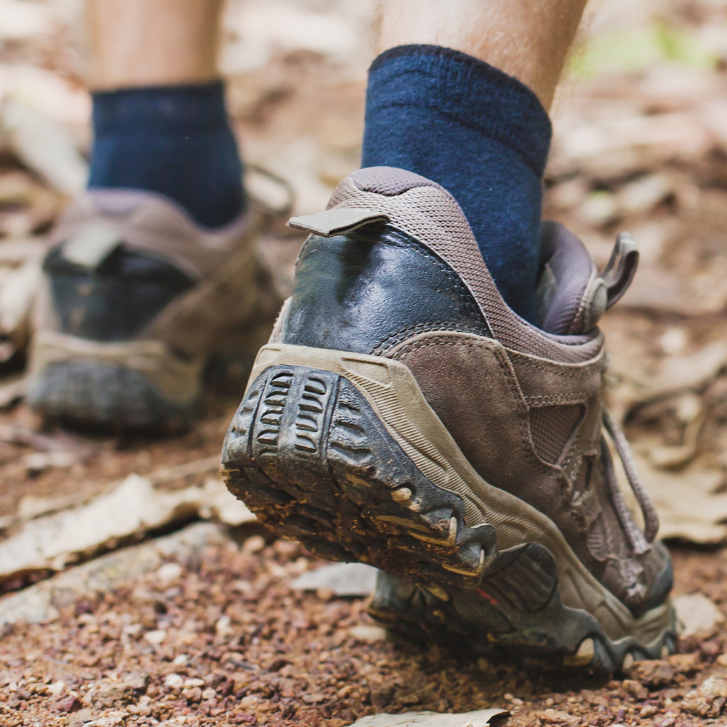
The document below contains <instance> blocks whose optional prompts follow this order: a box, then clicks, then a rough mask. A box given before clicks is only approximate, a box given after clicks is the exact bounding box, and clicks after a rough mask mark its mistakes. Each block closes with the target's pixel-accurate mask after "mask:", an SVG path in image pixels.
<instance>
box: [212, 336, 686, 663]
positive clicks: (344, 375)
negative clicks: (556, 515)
mask: <svg viewBox="0 0 727 727" xmlns="http://www.w3.org/2000/svg"><path fill="white" fill-rule="evenodd" d="M250 380H251V382H252V383H251V384H250V386H249V387H248V390H247V392H246V394H245V397H244V398H243V401H242V404H241V405H240V407H239V409H238V412H237V414H236V415H235V417H234V419H233V422H232V424H231V426H230V429H229V431H228V434H227V438H226V440H225V444H224V447H223V453H222V467H221V471H222V473H223V475H224V477H225V480H226V482H227V485H228V487H229V489H230V490H231V492H232V493H233V494H235V495H236V496H237V497H239V498H240V499H242V500H243V501H244V502H245V503H246V504H247V505H248V507H250V509H251V510H252V511H253V512H255V513H256V514H257V515H258V517H259V518H260V519H261V520H262V521H263V522H264V523H266V524H267V525H269V526H271V527H272V528H273V529H274V530H275V531H276V532H278V533H280V534H282V535H283V536H284V537H288V538H292V539H296V540H300V541H301V542H303V543H304V545H306V547H307V548H309V549H310V550H311V551H312V552H313V553H315V554H317V555H320V556H321V557H324V558H327V559H330V560H343V561H361V562H365V563H369V564H371V565H374V566H376V567H378V568H381V569H382V570H385V571H387V572H389V573H392V574H396V575H397V576H401V577H403V578H405V579H408V580H410V581H413V582H415V583H416V584H417V585H418V586H424V587H426V588H429V589H430V592H431V593H439V595H440V596H441V595H442V594H443V593H444V594H446V592H447V591H450V590H452V589H455V590H457V589H458V590H459V591H462V592H463V593H464V592H467V591H470V592H473V593H476V589H481V588H482V584H484V583H487V582H488V578H490V576H492V577H495V573H496V572H500V571H502V573H505V572H509V573H511V574H512V573H516V574H517V568H518V567H522V566H524V565H525V564H526V561H523V560H522V559H515V560H514V561H513V563H509V561H507V559H508V558H510V557H511V552H512V549H514V548H522V546H528V547H529V548H530V550H531V552H532V547H533V546H534V545H536V546H537V547H538V549H539V550H538V551H537V552H538V553H540V554H541V555H542V557H543V558H545V560H543V562H542V563H540V564H539V565H538V562H537V559H536V560H535V561H533V562H532V563H530V564H529V565H527V567H526V568H525V570H526V571H527V570H528V569H529V570H531V571H533V573H534V574H535V580H533V581H532V583H531V585H532V587H533V588H535V591H537V590H538V588H540V590H541V591H542V592H540V594H539V595H538V597H537V598H536V599H535V600H536V601H537V602H538V603H540V602H541V601H542V604H541V605H542V608H540V610H538V609H536V612H535V613H534V615H532V616H531V617H529V618H530V620H529V621H528V622H527V624H526V623H525V622H522V623H516V624H513V630H514V632H516V633H517V634H518V638H519V639H520V641H521V642H522V643H526V644H527V645H528V646H530V647H533V648H542V649H543V650H544V651H551V652H558V653H561V654H569V655H571V656H573V657H574V658H575V656H576V655H577V654H578V653H579V651H578V650H579V649H580V648H581V641H585V640H587V638H588V634H589V633H590V632H593V631H597V630H600V631H601V632H602V633H603V634H604V638H605V639H608V640H609V641H610V642H611V643H616V642H618V641H620V640H623V639H633V641H634V643H635V644H638V645H639V646H640V648H642V647H643V648H642V651H643V652H644V653H649V654H650V653H651V651H649V649H651V648H652V646H653V645H654V644H657V643H659V648H661V645H662V642H664V639H665V638H666V635H667V634H669V633H671V632H672V631H673V621H674V619H673V611H672V609H671V606H670V605H669V604H665V605H663V606H660V607H659V608H657V609H653V610H652V611H650V612H649V613H647V614H645V615H644V616H642V617H641V618H640V619H635V618H634V617H633V616H632V615H631V613H630V612H629V611H628V609H627V608H626V606H624V605H623V604H622V603H620V601H618V599H616V597H615V596H613V594H611V593H610V592H609V591H607V589H605V587H603V586H602V585H601V584H600V583H599V582H598V581H597V580H596V579H595V578H594V576H593V575H592V574H591V573H590V572H588V571H587V569H586V568H585V566H583V564H582V563H581V562H580V561H579V560H578V559H577V557H576V556H575V554H574V553H573V551H572V550H571V549H570V547H569V546H568V545H567V543H566V542H565V540H564V538H563V536H562V534H561V533H560V531H559V530H558V529H557V528H556V526H555V525H554V524H553V523H552V521H550V520H549V519H548V518H547V517H545V516H544V515H542V513H539V512H538V511H536V510H535V509H534V508H532V507H530V506H529V505H527V503H524V502H523V501H521V500H519V499H518V498H515V497H514V496H512V495H510V494H509V493H506V492H504V491H503V490H500V489H498V488H496V487H494V486H492V485H489V484H488V483H487V482H485V481H484V480H483V479H482V478H481V477H480V476H479V475H478V474H477V473H476V472H475V471H474V469H473V468H472V467H471V465H470V464H469V462H467V460H466V458H465V457H464V455H462V453H461V451H460V450H459V448H458V447H457V445H456V443H455V442H454V440H453V439H452V438H451V435H449V433H448V432H447V431H446V429H445V428H444V425H443V424H442V423H441V421H440V420H439V418H438V417H437V416H436V414H435V413H434V412H433V411H432V409H431V408H430V407H429V405H428V404H427V403H426V401H425V400H424V397H423V395H422V393H421V390H420V389H419V387H418V385H417V384H416V381H415V380H414V378H413V375H412V374H411V372H410V371H409V369H408V368H406V366H405V365H404V364H401V363H400V362H397V361H392V360H390V359H385V358H382V357H374V356H366V355H359V354H350V353H346V352H340V351H330V350H323V349H312V348H306V347H302V346H290V345H284V344H271V345H268V346H265V347H264V348H263V349H262V350H261V352H260V354H259V355H258V360H257V362H256V365H255V367H254V369H253V373H252V376H251V379H250ZM508 553H510V554H508ZM543 554H545V555H543ZM503 559H504V560H503ZM506 561H507V563H508V566H509V570H507V569H503V563H505V562H506ZM515 561H518V562H519V563H520V566H518V565H517V563H516V562H515ZM546 561H547V562H548V563H551V564H552V568H551V571H550V576H547V577H545V576H546V573H545V570H543V569H544V568H545V566H544V565H543V563H545V562H546ZM533 564H535V565H533ZM533 568H534V570H533ZM521 570H522V568H521ZM502 573H501V576H502ZM519 575H520V576H522V575H523V574H522V573H520V574H519ZM543 577H544V578H545V580H544V581H542V583H541V584H540V586H538V583H537V581H538V579H541V580H542V578H543ZM549 579H550V580H549ZM553 579H554V580H553ZM510 580H511V583H510V585H509V586H508V587H507V588H506V590H508V589H509V591H508V594H509V597H510V598H516V597H517V592H518V589H520V591H521V592H522V593H524V594H525V595H524V596H521V598H525V599H526V600H528V599H530V600H531V601H532V599H533V597H534V593H535V592H532V593H529V594H528V593H527V589H525V591H523V589H522V584H521V582H520V581H522V578H520V581H518V579H517V578H516V579H514V580H513V579H510ZM551 581H552V582H551ZM543 584H545V585H543ZM548 584H550V585H548ZM543 588H545V591H543V590H542V589H543ZM538 599H540V600H538ZM556 600H557V602H558V603H560V604H561V605H562V604H566V610H565V611H563V610H562V609H561V611H559V612H558V613H559V614H560V615H559V616H558V618H556V619H555V621H554V620H553V618H555V617H553V618H551V619H550V621H549V622H548V624H546V623H545V621H544V620H543V616H542V614H543V613H544V612H545V610H546V609H547V608H548V607H549V604H550V603H551V602H555V601H556ZM573 611H578V612H583V614H584V616H587V617H588V624H589V626H588V629H586V630H585V631H583V632H582V633H579V634H577V635H578V636H580V637H581V641H578V642H577V643H571V641H572V640H571V641H568V643H566V642H564V641H562V640H558V639H557V638H555V639H554V638H550V639H549V638H548V637H547V633H546V632H548V631H549V630H553V629H555V630H556V631H557V630H558V629H561V628H563V622H562V619H563V618H565V617H570V616H569V613H567V612H573ZM538 624H541V625H540V626H539V625H538ZM523 629H525V630H523ZM589 630H590V631H589ZM578 659H580V660H581V661H582V660H583V654H581V655H580V656H579V657H578Z"/></svg>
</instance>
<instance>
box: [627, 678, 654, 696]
mask: <svg viewBox="0 0 727 727" xmlns="http://www.w3.org/2000/svg"><path fill="white" fill-rule="evenodd" d="M623 688H624V689H625V690H626V691H627V692H628V693H629V694H630V695H631V696H632V697H633V698H634V699H641V700H643V699H647V698H648V696H649V690H648V689H647V688H646V687H645V686H644V685H643V684H642V683H641V682H637V681H635V680H634V679H624V681H623Z"/></svg>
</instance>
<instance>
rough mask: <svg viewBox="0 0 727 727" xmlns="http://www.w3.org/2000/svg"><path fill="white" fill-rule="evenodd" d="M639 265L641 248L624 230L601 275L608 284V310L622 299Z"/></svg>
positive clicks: (617, 239)
mask: <svg viewBox="0 0 727 727" xmlns="http://www.w3.org/2000/svg"><path fill="white" fill-rule="evenodd" d="M638 267H639V250H638V248H637V247H636V242H635V241H634V238H633V237H631V235H630V234H629V233H628V232H622V233H621V234H619V236H618V237H617V238H616V244H615V245H614V248H613V252H612V253H611V259H610V260H609V261H608V265H606V267H605V269H604V271H603V272H602V273H601V275H600V276H599V277H600V278H601V279H602V280H603V282H604V283H605V285H606V292H607V299H606V310H608V309H609V308H610V307H611V306H613V305H614V304H615V303H617V302H618V301H619V300H621V298H622V296H623V294H624V293H625V292H626V291H627V290H628V288H629V285H631V281H632V280H633V279H634V275H636V268H638Z"/></svg>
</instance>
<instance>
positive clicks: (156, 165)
mask: <svg viewBox="0 0 727 727" xmlns="http://www.w3.org/2000/svg"><path fill="white" fill-rule="evenodd" d="M93 126H94V134H95V139H94V144H93V149H92V153H91V174H90V178H89V187H92V188H99V187H102V188H112V189H113V188H116V189H120V188H123V189H141V190H145V191H150V192H157V193H159V194H162V195H165V196H167V197H169V198H170V199H173V200H174V201H176V202H177V203H178V204H180V205H181V206H182V207H184V208H185V209H186V211H187V212H188V213H189V214H190V215H191V216H192V217H193V218H195V219H196V220H197V221H198V222H199V223H201V224H203V225H205V226H207V227H220V226H222V225H225V224H227V223H229V222H231V221H232V220H234V219H235V218H236V217H237V216H239V215H240V214H241V212H242V211H243V209H244V206H245V195H244V191H243V187H242V163H241V161H240V156H239V152H238V149H237V144H236V142H235V138H234V134H233V132H232V129H231V127H230V124H229V122H228V118H227V113H226V111H225V104H224V88H223V85H222V83H220V82H213V83H205V84H191V85H183V86H154V87H145V88H129V89H122V90H118V91H106V92H100V93H96V94H94V97H93Z"/></svg>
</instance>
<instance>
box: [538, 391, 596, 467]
mask: <svg viewBox="0 0 727 727" xmlns="http://www.w3.org/2000/svg"><path fill="white" fill-rule="evenodd" d="M583 411H584V409H583V407H582V406H581V405H580V404H576V405H572V404H571V405H567V406H541V407H538V408H536V409H531V410H530V433H531V436H532V438H533V444H534V445H535V451H536V452H537V453H538V455H539V456H540V457H542V459H544V460H545V461H546V462H551V463H553V464H555V463H556V462H557V461H558V458H559V457H560V455H561V453H562V452H563V449H564V448H565V445H566V443H567V442H568V439H569V438H570V435H571V434H572V432H573V430H574V429H575V428H576V425H577V424H578V422H579V420H580V418H581V416H583Z"/></svg>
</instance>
